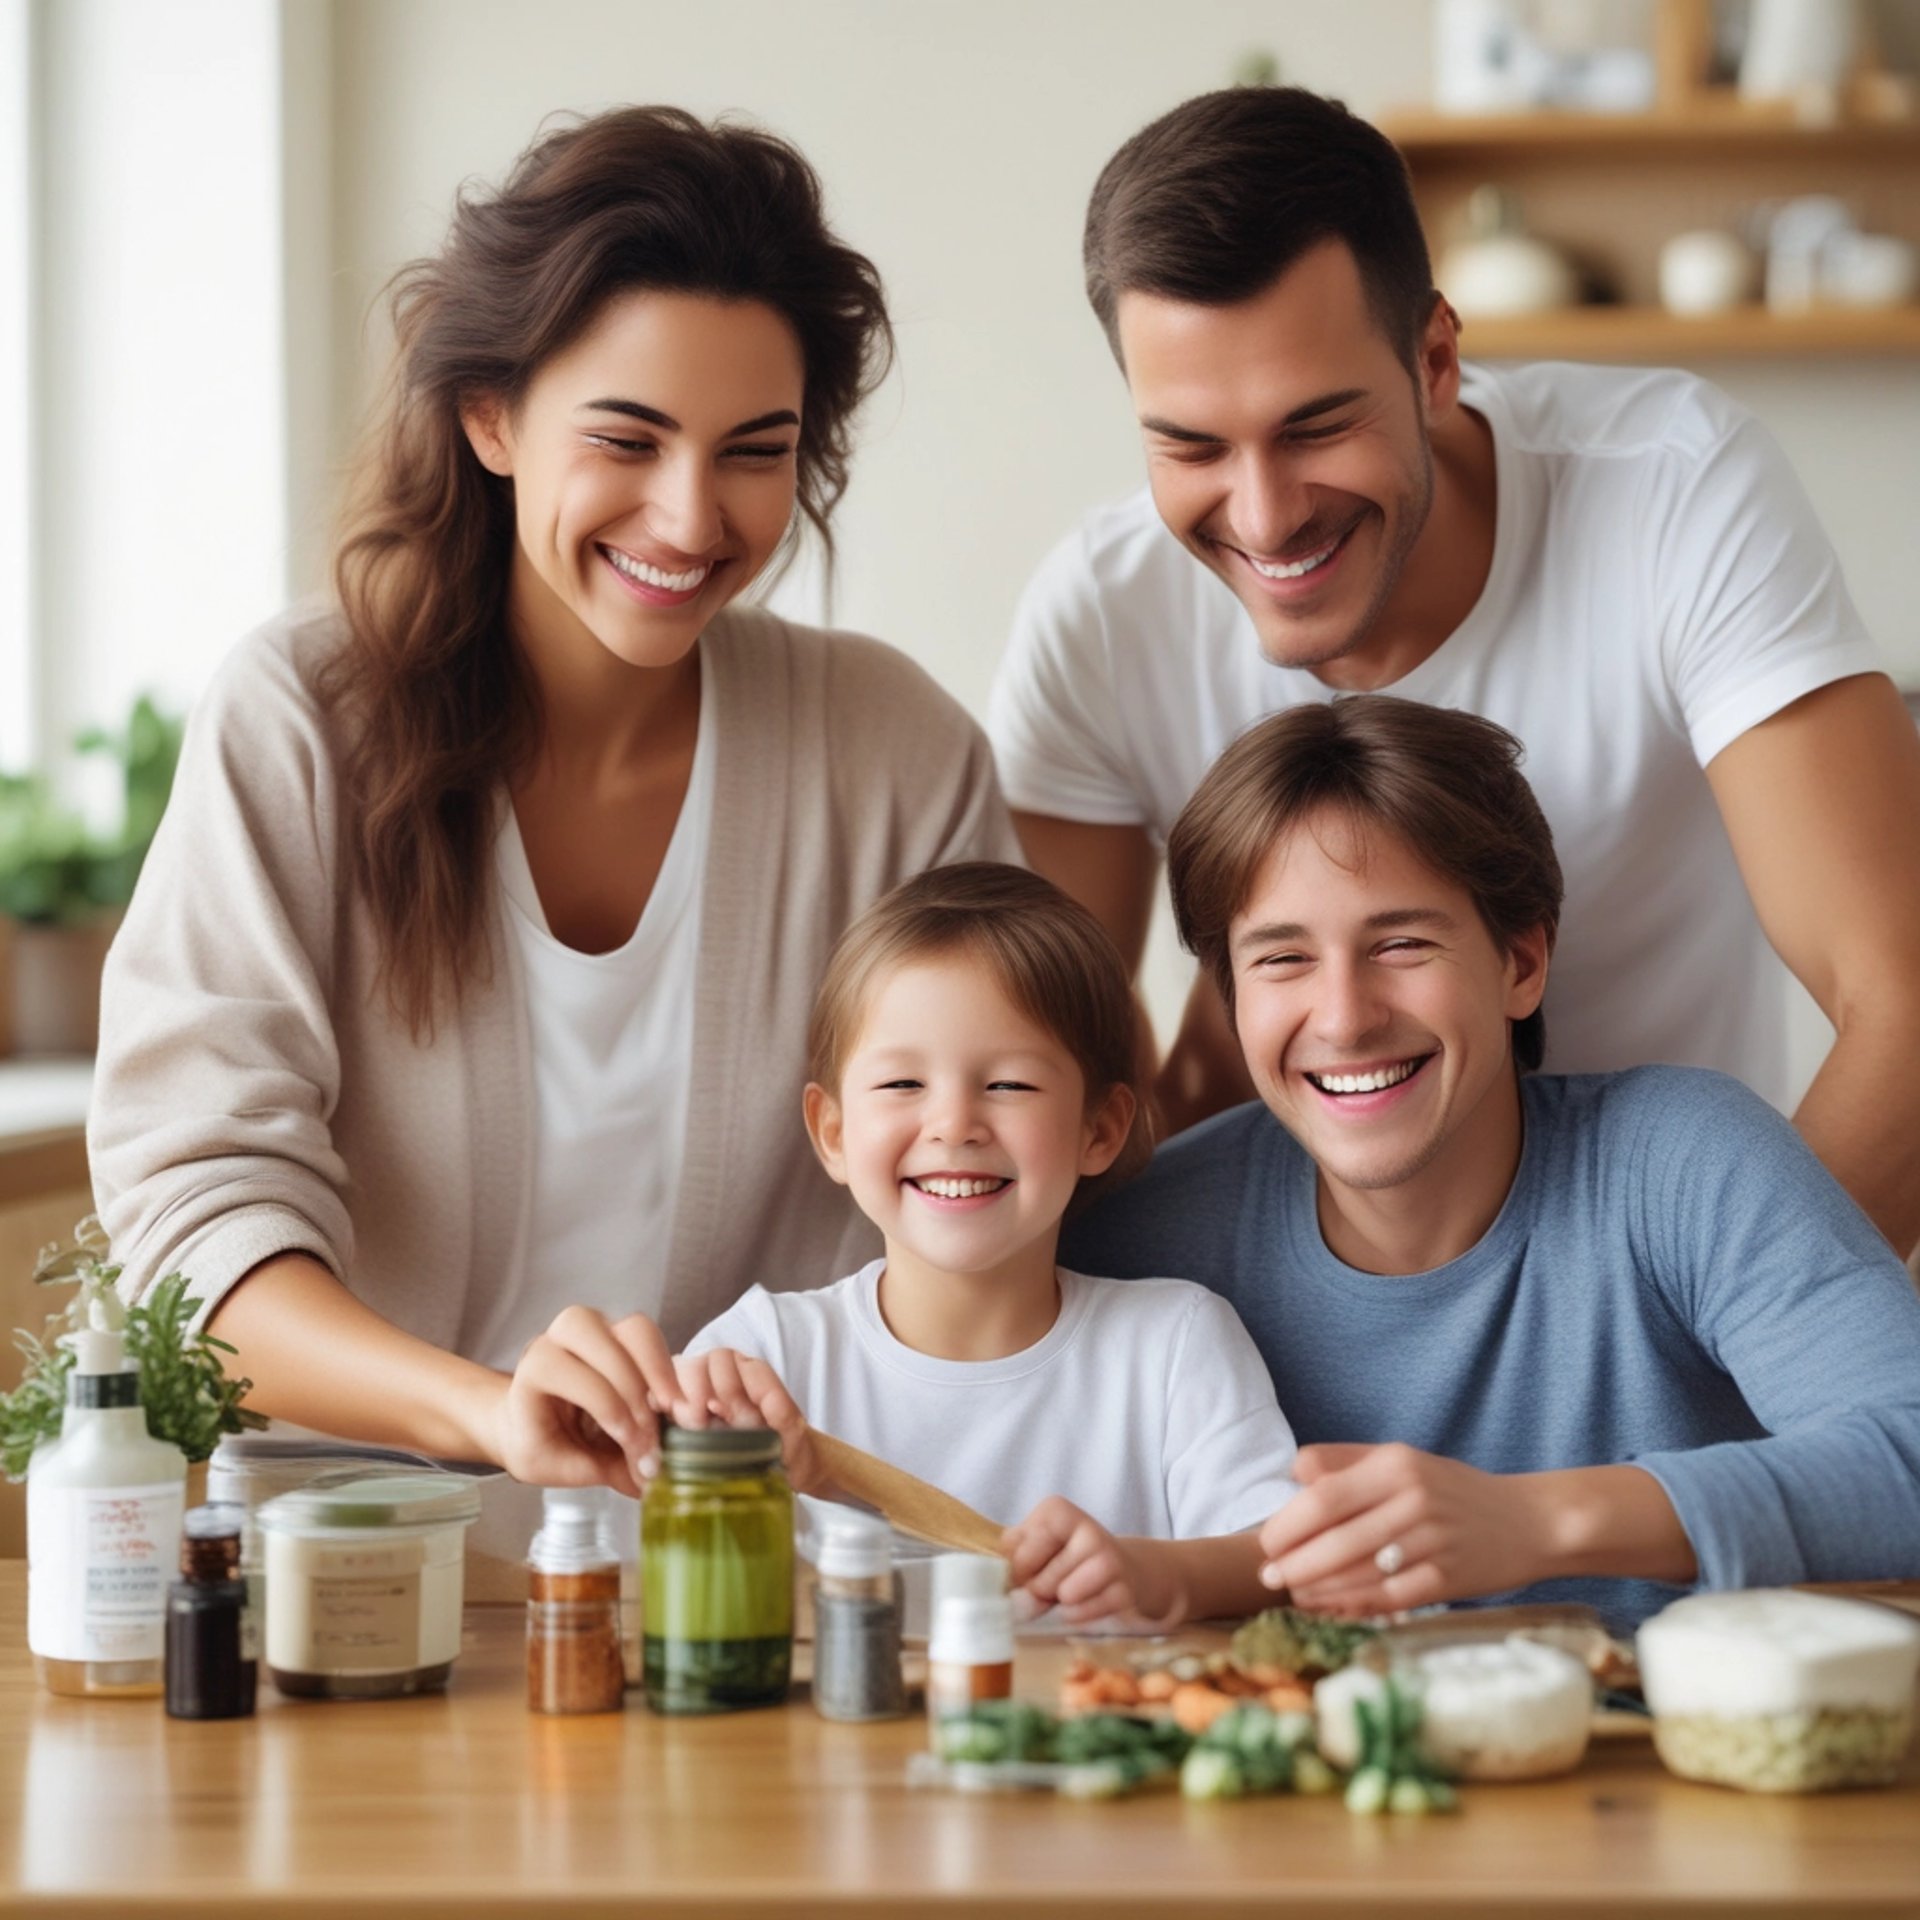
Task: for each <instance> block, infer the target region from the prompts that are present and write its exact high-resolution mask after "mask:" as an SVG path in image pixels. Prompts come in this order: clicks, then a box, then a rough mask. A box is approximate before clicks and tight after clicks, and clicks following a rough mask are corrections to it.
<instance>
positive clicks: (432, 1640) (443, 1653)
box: [255, 1473, 480, 1700]
mask: <svg viewBox="0 0 1920 1920" xmlns="http://www.w3.org/2000/svg"><path fill="white" fill-rule="evenodd" d="M255 1517H256V1519H257V1521H258V1524H259V1527H260V1531H261V1535H262V1537H263V1539H264V1540H265V1542H266V1562H267V1633H266V1648H267V1671H268V1672H269V1673H270V1674H271V1675H272V1676H273V1683H274V1685H275V1686H277V1687H278V1688H279V1689H280V1691H281V1692H282V1693H290V1694H296V1695H300V1696H303V1697H308V1698H314V1699H324V1700H379V1699H389V1698H391V1697H393V1696H394V1695H396V1694H406V1693H428V1692H432V1691H434V1690H435V1689H437V1688H440V1687H444V1686H445V1685H446V1683H447V1677H448V1675H449V1674H450V1673H451V1672H452V1670H453V1662H454V1658H455V1656H456V1655H457V1654H458V1653H459V1651H460V1602H461V1595H462V1590H463V1585H464V1574H465V1548H466V1540H465V1536H466V1530H467V1528H468V1527H470V1526H471V1525H472V1524H473V1523H474V1521H475V1520H477V1519H478V1518H479V1517H480V1495H479V1491H478V1490H477V1489H476V1488H475V1487H474V1486H473V1485H472V1483H471V1482H470V1481H467V1480H465V1479H463V1478H461V1477H460V1476H459V1475H458V1474H452V1473H400V1474H382V1475H379V1476H375V1477H369V1476H367V1475H364V1474H357V1473H344V1474H341V1475H338V1476H329V1477H326V1478H323V1479H320V1480H316V1481H315V1482H313V1483H312V1484H311V1485H310V1486H306V1487H302V1488H300V1489H299V1490H298V1491H297V1492H293V1493H283V1494H281V1495H280V1496H279V1498H278V1499H275V1500H269V1501H268V1502H267V1504H266V1505H265V1506H264V1507H262V1508H261V1509H260V1510H259V1513H258V1514H257V1515H256V1516H255Z"/></svg>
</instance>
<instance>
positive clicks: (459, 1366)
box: [208, 1253, 507, 1463]
mask: <svg viewBox="0 0 1920 1920" xmlns="http://www.w3.org/2000/svg"><path fill="white" fill-rule="evenodd" d="M208 1327H209V1329H210V1331H211V1332H213V1333H214V1334H215V1335H216V1336H218V1338H220V1339H222V1340H225V1341H226V1342H228V1344H229V1345H231V1346H233V1347H234V1348H236V1349H237V1353H238V1357H237V1358H236V1359H235V1360H234V1361H233V1362H232V1363H231V1364H232V1366H233V1367H234V1368H235V1369H237V1370H238V1371H239V1372H240V1373H243V1374H245V1375H246V1376H247V1377H248V1378H249V1379H251V1380H252V1381H253V1391H252V1392H251V1393H250V1394H249V1395H248V1396H247V1404H248V1405H249V1406H250V1407H253V1408H255V1409H256V1410H257V1411H259V1412H261V1413H266V1414H271V1415H272V1416H273V1417H274V1418H275V1419H279V1420H288V1421H292V1422H293V1423H295V1424H296V1425H298V1426H303V1427H315V1428H318V1429H319V1430H320V1431H321V1432H323V1433H330V1434H335V1435H338V1436H339V1437H340V1438H341V1439H343V1440H360V1441H366V1442H369V1443H373V1444H377V1445H385V1446H403V1447H411V1448H413V1449H415V1450H416V1451H418V1452H421V1453H428V1454H433V1455H435V1456H437V1457H440V1458H445V1459H461V1460H488V1461H493V1462H495V1463H498V1462H499V1461H500V1459H501V1449H502V1436H501V1433H500V1421H501V1415H502V1409H503V1408H504V1405H505V1402H506V1394H507V1376H506V1375H505V1374H502V1373H496V1372H494V1371H493V1370H492V1369H491V1368H490V1367H483V1366H480V1365H478V1364H477V1363H476V1362H474V1361H472V1360H463V1359H461V1358H460V1357H459V1356H458V1355H457V1354H451V1353H446V1352H443V1351H442V1350H441V1349H440V1348H438V1347H436V1346H433V1345H432V1344H431V1343H430V1342H428V1341H425V1340H421V1339H418V1338H416V1337H415V1336H414V1335H413V1334H410V1333H403V1332H402V1331H401V1330H400V1328H398V1327H396V1326H395V1325H394V1324H393V1323H392V1322H391V1321H390V1320H385V1319H382V1318H381V1316H380V1315H379V1314H377V1313H375V1312H374V1311H373V1309H372V1308H371V1307H369V1306H367V1305H365V1304H364V1302H362V1301H360V1300H357V1299H355V1298H354V1296H353V1295H352V1294H351V1293H349V1292H348V1291H347V1289H346V1288H345V1287H344V1286H342V1285H341V1284H340V1282H339V1281H338V1280H336V1279H335V1278H334V1277H333V1275H332V1274H331V1273H330V1272H329V1271H328V1270H327V1269H326V1267H324V1266H323V1265H322V1264H321V1263H320V1262H319V1261H318V1260H315V1259H313V1258H312V1257H311V1256H310V1255H308V1254H304V1253H289V1254H282V1255H280V1256H279V1257H278V1258H277V1259H273V1260H267V1261H263V1262H262V1263H261V1264H260V1265H259V1266H257V1267H255V1268H254V1269H253V1271H252V1272H251V1273H249V1274H248V1275H247V1277H246V1278H245V1279H244V1280H242V1281H241V1282H240V1284H239V1285H238V1286H237V1287H235V1288H234V1289H233V1291H232V1292H231V1293H229V1294H228V1295H227V1297H226V1298H225V1299H224V1300H222V1301H221V1302H220V1304H219V1306H218V1307H216V1308H215V1309H214V1312H213V1315H212V1318H211V1319H210V1320H209V1322H208Z"/></svg>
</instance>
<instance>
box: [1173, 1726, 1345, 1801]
mask: <svg viewBox="0 0 1920 1920" xmlns="http://www.w3.org/2000/svg"><path fill="white" fill-rule="evenodd" d="M1312 1747H1313V1721H1312V1718H1311V1717H1310V1716H1309V1715H1307V1714H1304V1713H1275V1712H1274V1710H1273V1709H1272V1708H1271V1707H1264V1706H1260V1705H1258V1704H1256V1703H1253V1702H1247V1703H1245V1704H1243V1705H1241V1706H1237V1707H1230V1708H1229V1709H1228V1710H1227V1711H1226V1712H1225V1713H1223V1714H1222V1715H1221V1716H1220V1717H1219V1719H1217V1720H1216V1721H1214V1723H1213V1725H1212V1726H1210V1727H1209V1728H1208V1729H1207V1730H1206V1732H1205V1733H1203V1734H1202V1735H1201V1736H1200V1737H1199V1739H1198V1740H1196V1741H1195V1742H1194V1744H1193V1750H1192V1752H1190V1753H1189V1754H1188V1755H1187V1758H1186V1762H1185V1764H1184V1765H1183V1766H1182V1767H1181V1769H1180V1791H1181V1792H1182V1793H1183V1794H1185V1795H1186V1797H1187V1798H1188V1799H1189V1800H1237V1799H1239V1798H1240V1797H1241V1796H1242V1795H1243V1794H1249V1793H1285V1792H1287V1791H1289V1790H1290V1789H1291V1788H1292V1787H1293V1786H1294V1775H1295V1769H1296V1766H1297V1763H1298V1760H1299V1756H1300V1754H1301V1753H1302V1752H1303V1751H1311V1749H1312ZM1314 1758H1315V1759H1316V1760H1318V1758H1319V1756H1318V1755H1317V1754H1316V1755H1314ZM1312 1778H1313V1780H1314V1785H1313V1787H1311V1788H1310V1789H1309V1791H1321V1790H1322V1789H1321V1787H1320V1785H1319V1777H1318V1776H1317V1775H1314V1776H1312Z"/></svg>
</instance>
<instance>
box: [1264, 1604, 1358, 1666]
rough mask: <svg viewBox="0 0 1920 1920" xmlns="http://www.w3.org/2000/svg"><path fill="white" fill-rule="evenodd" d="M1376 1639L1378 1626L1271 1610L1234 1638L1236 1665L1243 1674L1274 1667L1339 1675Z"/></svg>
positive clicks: (1297, 1610) (1288, 1609)
mask: <svg viewBox="0 0 1920 1920" xmlns="http://www.w3.org/2000/svg"><path fill="white" fill-rule="evenodd" d="M1378 1637H1379V1629H1378V1628H1377V1627H1368V1626H1362V1625H1360V1624H1359V1623H1358V1622H1356V1621H1353V1620H1336V1619H1335V1618H1334V1617H1333V1616H1332V1615H1331V1614H1324V1613H1305V1612H1303V1611H1302V1610H1301V1609H1300V1608H1298V1607H1269V1608H1268V1609H1267V1610H1266V1612H1265V1613H1258V1614H1255V1615H1254V1617H1253V1618H1252V1619H1251V1620H1249V1621H1248V1622H1247V1623H1246V1625H1245V1626H1243V1627H1242V1628H1240V1630H1239V1631H1238V1632H1237V1633H1235V1635H1234V1636H1233V1660H1234V1664H1235V1665H1236V1666H1237V1667H1239V1668H1241V1669H1242V1670H1243V1671H1245V1672H1249V1673H1251V1672H1255V1671H1258V1670H1259V1669H1261V1668H1265V1667H1274V1668H1277V1669H1279V1670H1280V1671H1281V1672H1283V1673H1291V1674H1309V1673H1338V1672H1339V1670H1340V1669H1341V1668H1342V1667H1344V1666H1345V1665H1346V1664H1347V1662H1348V1661H1350V1660H1351V1659H1352V1658H1353V1656H1354V1655H1355V1654H1356V1653H1357V1652H1358V1651H1359V1650H1360V1649H1361V1648H1362V1647H1363V1646H1365V1645H1366V1644H1367V1642H1368V1641H1370V1640H1374V1639H1377V1638H1378Z"/></svg>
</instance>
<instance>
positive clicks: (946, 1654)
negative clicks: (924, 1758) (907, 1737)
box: [927, 1593, 1013, 1724]
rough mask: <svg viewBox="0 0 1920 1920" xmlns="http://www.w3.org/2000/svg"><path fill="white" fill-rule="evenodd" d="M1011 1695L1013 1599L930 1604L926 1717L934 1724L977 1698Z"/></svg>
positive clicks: (956, 1598) (963, 1598)
mask: <svg viewBox="0 0 1920 1920" xmlns="http://www.w3.org/2000/svg"><path fill="white" fill-rule="evenodd" d="M1012 1698H1013V1602H1012V1600H1011V1599H1009V1598H1008V1596H1007V1595H1006V1594H1004V1593H1002V1594H993V1595H978V1594H976V1595H966V1594H959V1595H950V1596H948V1597H946V1598H944V1599H941V1600H939V1601H937V1602H936V1603H935V1606H934V1613H933V1637H932V1638H931V1640H929V1641H928V1643H927V1717H928V1719H929V1720H932V1721H933V1722H935V1723H936V1724H937V1723H938V1722H940V1721H941V1720H944V1719H945V1718H947V1716H948V1715H949V1714H955V1713H965V1712H967V1710H968V1709H969V1708H971V1707H973V1706H975V1705H977V1704H978V1703H979V1702H980V1701H982V1700H1010V1699H1012Z"/></svg>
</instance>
